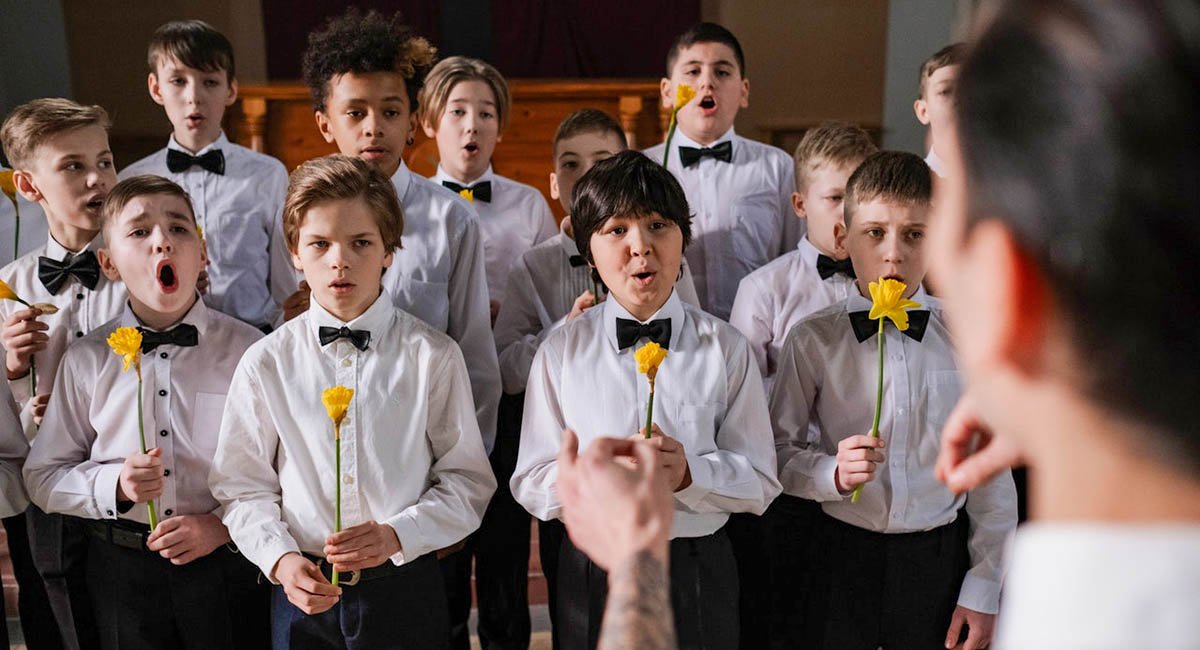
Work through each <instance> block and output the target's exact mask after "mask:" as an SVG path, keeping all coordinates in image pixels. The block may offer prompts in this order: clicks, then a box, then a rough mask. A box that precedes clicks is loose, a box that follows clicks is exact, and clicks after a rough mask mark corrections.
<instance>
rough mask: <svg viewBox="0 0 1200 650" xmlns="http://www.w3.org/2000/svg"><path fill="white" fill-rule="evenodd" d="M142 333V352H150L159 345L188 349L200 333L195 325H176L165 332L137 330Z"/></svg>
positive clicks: (196, 340)
mask: <svg viewBox="0 0 1200 650" xmlns="http://www.w3.org/2000/svg"><path fill="white" fill-rule="evenodd" d="M137 330H138V331H139V332H141V333H142V352H151V351H153V350H154V348H156V347H158V346H160V345H178V346H181V347H185V348H190V347H192V346H193V345H196V343H197V342H199V340H200V332H199V331H197V330H196V326H195V325H188V324H187V323H184V324H183V325H176V326H175V327H172V328H171V329H169V330H167V331H165V332H155V331H154V330H148V329H146V328H144V327H139V328H137Z"/></svg>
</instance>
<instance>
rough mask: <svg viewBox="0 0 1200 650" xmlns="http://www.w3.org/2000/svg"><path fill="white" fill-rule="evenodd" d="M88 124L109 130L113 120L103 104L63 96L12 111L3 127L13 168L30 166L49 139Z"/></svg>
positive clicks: (0, 132)
mask: <svg viewBox="0 0 1200 650" xmlns="http://www.w3.org/2000/svg"><path fill="white" fill-rule="evenodd" d="M85 126H98V127H100V128H102V129H104V130H105V131H108V129H109V127H110V126H112V122H110V121H109V119H108V113H107V112H105V110H104V109H103V108H100V107H99V106H84V105H82V104H77V103H75V102H73V101H71V100H69V99H62V98H60V97H48V98H44V99H35V100H33V101H31V102H26V103H24V104H21V105H20V106H18V107H16V108H15V109H13V112H11V113H9V114H8V117H7V118H6V119H5V120H4V126H2V127H0V144H2V145H3V146H4V155H5V156H6V157H8V162H9V164H10V165H12V167H13V169H28V168H29V166H30V165H31V164H32V163H33V154H34V152H35V151H36V150H37V148H38V147H39V146H41V145H42V144H43V143H44V142H46V140H48V139H49V138H52V137H54V136H56V135H58V134H60V133H66V132H67V131H74V130H75V129H80V128H83V127H85Z"/></svg>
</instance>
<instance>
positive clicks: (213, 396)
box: [189, 393, 225, 452]
mask: <svg viewBox="0 0 1200 650" xmlns="http://www.w3.org/2000/svg"><path fill="white" fill-rule="evenodd" d="M224 414H225V393H196V408H195V409H193V411H192V430H191V431H190V432H189V433H190V434H191V435H190V439H191V440H192V443H193V444H195V445H197V446H199V447H202V448H204V449H205V450H206V451H212V452H215V451H216V449H217V438H218V434H219V433H220V431H221V418H222V416H224Z"/></svg>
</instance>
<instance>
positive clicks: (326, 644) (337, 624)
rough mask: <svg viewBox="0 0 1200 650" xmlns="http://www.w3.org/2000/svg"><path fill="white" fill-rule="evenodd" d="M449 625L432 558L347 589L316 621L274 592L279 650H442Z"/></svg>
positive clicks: (274, 631) (280, 590)
mask: <svg viewBox="0 0 1200 650" xmlns="http://www.w3.org/2000/svg"><path fill="white" fill-rule="evenodd" d="M446 621H447V618H446V596H445V593H444V592H443V586H442V575H441V572H440V571H439V570H438V562H437V560H436V559H435V558H434V556H433V554H432V553H429V554H426V555H423V556H421V557H419V558H417V559H415V560H413V561H411V562H408V563H406V564H404V565H403V566H401V567H399V568H398V570H397V571H396V572H394V573H390V574H389V575H386V576H383V577H378V578H373V579H369V580H368V579H363V580H362V581H361V582H359V583H358V584H356V585H353V586H343V588H342V598H341V600H339V601H338V602H337V604H335V605H334V606H333V607H332V608H331V609H328V610H326V611H324V612H321V613H320V614H315V615H312V616H309V615H307V614H305V613H304V612H302V611H300V610H299V609H297V608H296V606H295V605H293V604H292V603H291V602H289V601H288V599H287V595H286V594H284V591H283V587H281V586H278V585H277V586H275V587H272V592H271V635H272V639H271V643H272V647H273V648H274V649H275V650H318V649H320V650H326V649H328V650H385V649H390V648H397V649H401V650H443V649H444V648H448V647H450V645H449V643H450V641H449V638H448V637H447V634H446V630H447V629H448V626H447V622H446ZM164 647H165V646H164ZM213 647H217V646H213Z"/></svg>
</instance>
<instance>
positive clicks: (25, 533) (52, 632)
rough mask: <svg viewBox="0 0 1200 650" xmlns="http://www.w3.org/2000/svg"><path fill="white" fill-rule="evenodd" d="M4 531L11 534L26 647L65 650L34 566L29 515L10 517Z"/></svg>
mask: <svg viewBox="0 0 1200 650" xmlns="http://www.w3.org/2000/svg"><path fill="white" fill-rule="evenodd" d="M4 531H5V532H6V533H7V534H8V555H9V557H10V558H11V559H12V564H13V574H14V575H15V577H16V579H17V608H18V611H19V613H20V616H21V631H22V632H23V633H24V635H25V647H26V648H28V649H29V650H61V649H62V647H63V642H62V635H61V634H59V631H58V622H57V621H55V620H54V613H53V611H52V610H51V608H50V598H49V596H47V595H46V583H45V582H43V581H42V576H41V574H39V573H38V571H37V567H36V566H34V564H33V554H32V553H31V551H30V548H29V527H28V526H27V524H26V519H25V513H21V514H19V515H13V516H12V517H6V518H5V519H4ZM3 625H4V626H5V637H4V647H6V648H7V647H8V636H7V621H5V622H4V623H3Z"/></svg>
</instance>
